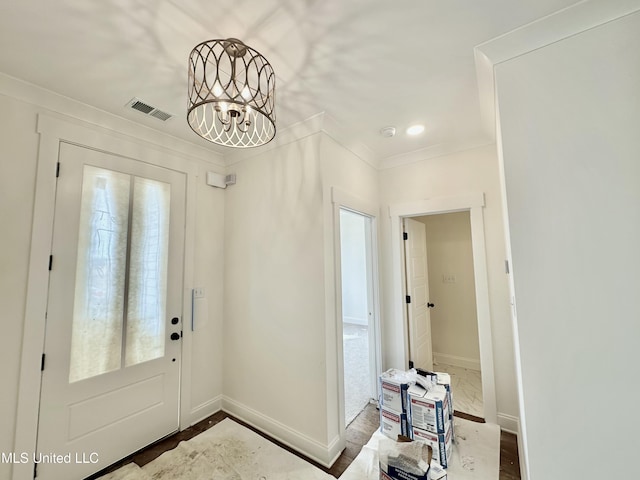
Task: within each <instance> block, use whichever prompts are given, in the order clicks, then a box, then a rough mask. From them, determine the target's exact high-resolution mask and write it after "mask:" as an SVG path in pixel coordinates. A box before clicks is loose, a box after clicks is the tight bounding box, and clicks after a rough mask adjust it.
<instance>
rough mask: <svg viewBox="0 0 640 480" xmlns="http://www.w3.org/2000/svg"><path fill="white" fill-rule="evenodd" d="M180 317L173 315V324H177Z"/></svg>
mask: <svg viewBox="0 0 640 480" xmlns="http://www.w3.org/2000/svg"><path fill="white" fill-rule="evenodd" d="M179 321H180V319H179V318H178V317H173V318H172V319H171V325H177V324H178V322H179Z"/></svg>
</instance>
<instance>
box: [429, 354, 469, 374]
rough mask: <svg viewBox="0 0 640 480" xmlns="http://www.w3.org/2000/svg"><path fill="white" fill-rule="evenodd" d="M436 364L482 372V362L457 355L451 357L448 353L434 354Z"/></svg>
mask: <svg viewBox="0 0 640 480" xmlns="http://www.w3.org/2000/svg"><path fill="white" fill-rule="evenodd" d="M433 360H434V361H435V363H446V364H447V365H453V366H454V367H461V368H467V369H469V370H476V371H478V372H479V371H480V360H476V359H473V358H467V357H459V356H457V355H449V354H447V353H437V352H434V353H433Z"/></svg>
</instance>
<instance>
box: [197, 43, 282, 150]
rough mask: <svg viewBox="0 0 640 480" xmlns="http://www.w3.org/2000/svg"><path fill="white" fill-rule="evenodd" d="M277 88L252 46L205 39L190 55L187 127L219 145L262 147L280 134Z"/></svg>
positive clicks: (270, 73)
mask: <svg viewBox="0 0 640 480" xmlns="http://www.w3.org/2000/svg"><path fill="white" fill-rule="evenodd" d="M275 87H276V77H275V74H274V72H273V68H272V67H271V65H270V64H269V62H267V59H266V58H264V57H263V56H262V55H260V54H259V53H258V52H257V51H255V50H254V49H253V48H251V47H249V46H247V45H245V44H244V43H243V42H241V41H240V40H238V39H236V38H227V39H225V40H208V41H206V42H202V43H201V44H199V45H196V47H195V48H194V49H193V50H192V51H191V55H189V108H188V110H187V121H188V122H189V126H190V127H191V129H192V130H193V131H194V132H196V133H197V134H198V135H200V136H201V137H202V138H205V139H206V140H209V141H210V142H213V143H216V144H218V145H224V146H227V147H236V148H246V147H258V146H260V145H264V144H265V143H268V142H270V141H271V140H272V139H273V137H274V136H275V134H276V117H275V111H274V108H275Z"/></svg>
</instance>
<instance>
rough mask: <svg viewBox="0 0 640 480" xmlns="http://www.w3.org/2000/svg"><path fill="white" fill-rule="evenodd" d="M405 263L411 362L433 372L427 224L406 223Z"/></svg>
mask: <svg viewBox="0 0 640 480" xmlns="http://www.w3.org/2000/svg"><path fill="white" fill-rule="evenodd" d="M404 225H405V232H406V233H407V240H406V241H405V263H406V275H407V292H408V297H409V298H408V301H409V303H408V304H407V318H408V321H409V325H408V327H409V328H408V331H409V360H410V361H411V362H413V366H414V367H416V368H422V369H424V370H429V371H431V370H433V353H432V348H433V347H432V345H431V314H430V311H429V306H430V305H431V304H430V303H429V270H428V264H427V235H426V227H425V225H424V223H420V222H418V221H417V220H412V219H411V218H406V219H405V220H404Z"/></svg>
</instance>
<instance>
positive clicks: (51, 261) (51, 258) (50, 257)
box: [49, 255, 53, 271]
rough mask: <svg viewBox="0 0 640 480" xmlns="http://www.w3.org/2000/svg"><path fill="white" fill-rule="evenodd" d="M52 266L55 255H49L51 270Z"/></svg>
mask: <svg viewBox="0 0 640 480" xmlns="http://www.w3.org/2000/svg"><path fill="white" fill-rule="evenodd" d="M52 267H53V255H49V271H51V268H52Z"/></svg>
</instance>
